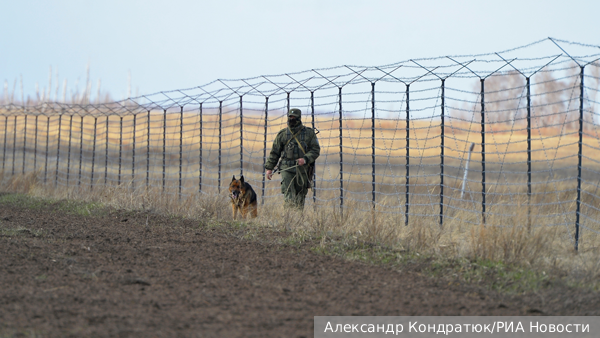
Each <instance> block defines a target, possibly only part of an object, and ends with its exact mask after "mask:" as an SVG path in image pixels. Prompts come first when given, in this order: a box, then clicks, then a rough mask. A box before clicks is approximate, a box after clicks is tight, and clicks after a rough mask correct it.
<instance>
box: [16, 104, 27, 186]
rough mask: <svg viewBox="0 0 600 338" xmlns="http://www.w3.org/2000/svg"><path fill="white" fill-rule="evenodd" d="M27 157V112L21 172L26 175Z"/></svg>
mask: <svg viewBox="0 0 600 338" xmlns="http://www.w3.org/2000/svg"><path fill="white" fill-rule="evenodd" d="M15 130H16V129H15ZM26 157H27V114H25V124H24V125H23V168H22V169H21V174H23V175H25V158H26Z"/></svg>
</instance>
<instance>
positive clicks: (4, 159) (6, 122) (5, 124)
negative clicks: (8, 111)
mask: <svg viewBox="0 0 600 338" xmlns="http://www.w3.org/2000/svg"><path fill="white" fill-rule="evenodd" d="M7 133H8V116H5V117H4V150H3V151H2V172H4V165H5V164H6V134H7Z"/></svg>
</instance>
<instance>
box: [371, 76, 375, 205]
mask: <svg viewBox="0 0 600 338" xmlns="http://www.w3.org/2000/svg"><path fill="white" fill-rule="evenodd" d="M371 184H372V187H371V194H372V204H373V211H375V82H371Z"/></svg>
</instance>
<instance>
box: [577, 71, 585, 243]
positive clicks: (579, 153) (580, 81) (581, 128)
mask: <svg viewBox="0 0 600 338" xmlns="http://www.w3.org/2000/svg"><path fill="white" fill-rule="evenodd" d="M584 67H585V66H581V73H580V80H579V150H578V152H577V210H576V213H575V217H576V219H575V251H578V250H579V214H580V212H581V161H582V158H583V88H584V87H583V78H584V73H583V72H584Z"/></svg>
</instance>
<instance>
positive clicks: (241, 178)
mask: <svg viewBox="0 0 600 338" xmlns="http://www.w3.org/2000/svg"><path fill="white" fill-rule="evenodd" d="M240 182H242V184H244V175H242V176H241V177H240Z"/></svg>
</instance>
